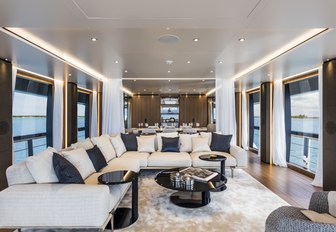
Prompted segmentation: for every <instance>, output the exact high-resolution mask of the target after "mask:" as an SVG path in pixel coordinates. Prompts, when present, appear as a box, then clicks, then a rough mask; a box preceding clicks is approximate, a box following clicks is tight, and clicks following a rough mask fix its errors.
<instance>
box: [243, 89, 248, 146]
mask: <svg viewBox="0 0 336 232" xmlns="http://www.w3.org/2000/svg"><path fill="white" fill-rule="evenodd" d="M246 100H247V99H246V93H245V91H243V92H242V147H243V148H244V149H245V150H248V141H247V138H248V129H247V103H246Z"/></svg>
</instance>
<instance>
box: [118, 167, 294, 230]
mask: <svg viewBox="0 0 336 232" xmlns="http://www.w3.org/2000/svg"><path fill="white" fill-rule="evenodd" d="M154 176H155V172H153V171H151V172H150V171H147V172H144V173H142V176H141V179H140V185H139V186H140V188H139V219H138V220H137V222H136V223H135V224H133V225H132V226H130V227H128V228H125V229H122V230H118V231H123V232H124V231H130V232H131V231H137V232H138V231H143V232H145V231H146V232H151V231H153V232H154V231H155V232H159V231H160V232H172V231H179V232H180V231H181V232H182V231H188V232H190V231H192V232H196V231H207V232H210V231H244V232H246V231H264V227H265V220H266V218H267V216H268V215H269V214H270V213H271V212H272V211H273V210H274V209H276V208H278V207H280V206H283V205H288V204H287V203H286V202H285V201H284V200H282V199H281V198H280V197H278V196H277V195H276V194H274V193H273V192H271V191H270V190H269V189H267V188H266V187H265V186H263V185H262V184H261V183H259V182H258V181H257V180H256V179H254V178H253V177H251V176H250V175H249V174H247V173H246V172H245V171H243V170H240V169H238V170H235V176H234V178H231V177H228V183H227V189H226V190H225V191H223V192H212V193H211V202H210V204H208V205H206V206H204V207H201V208H196V209H186V208H181V207H179V206H176V205H174V204H173V203H171V202H170V200H169V195H170V194H171V193H173V192H174V191H173V190H169V189H166V188H164V187H161V186H159V185H158V184H156V183H155V181H154ZM130 194H131V193H130V192H129V193H128V194H127V195H126V196H125V198H124V200H123V201H122V202H121V206H129V205H130V202H131V195H130Z"/></svg>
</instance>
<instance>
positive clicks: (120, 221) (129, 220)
mask: <svg viewBox="0 0 336 232" xmlns="http://www.w3.org/2000/svg"><path fill="white" fill-rule="evenodd" d="M138 176H139V173H137V172H133V171H131V170H122V171H112V172H107V173H104V174H102V175H100V176H99V177H98V182H99V183H101V184H106V185H117V184H125V183H129V182H132V208H117V209H116V211H115V212H114V219H113V228H115V229H121V228H125V227H128V226H130V225H132V224H133V223H134V222H136V220H138V217H139V214H138Z"/></svg>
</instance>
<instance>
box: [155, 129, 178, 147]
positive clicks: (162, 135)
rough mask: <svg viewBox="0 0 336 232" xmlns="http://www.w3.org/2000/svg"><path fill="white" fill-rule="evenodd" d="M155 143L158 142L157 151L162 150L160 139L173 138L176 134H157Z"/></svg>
mask: <svg viewBox="0 0 336 232" xmlns="http://www.w3.org/2000/svg"><path fill="white" fill-rule="evenodd" d="M156 136H157V141H158V151H161V150H162V138H161V137H166V138H173V137H177V136H178V133H177V132H169V133H157V134H156Z"/></svg>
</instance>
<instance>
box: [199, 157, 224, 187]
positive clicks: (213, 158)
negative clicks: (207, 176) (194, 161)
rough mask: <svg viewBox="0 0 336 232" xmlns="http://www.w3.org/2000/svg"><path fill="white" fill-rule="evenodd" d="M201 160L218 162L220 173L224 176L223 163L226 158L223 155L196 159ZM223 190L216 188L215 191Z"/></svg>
mask: <svg viewBox="0 0 336 232" xmlns="http://www.w3.org/2000/svg"><path fill="white" fill-rule="evenodd" d="M198 158H199V159H201V160H204V161H212V162H220V173H221V174H222V175H223V176H225V161H226V156H224V155H217V154H213V155H211V154H210V155H200V156H199V157H198ZM223 190H224V189H222V188H218V189H217V191H223Z"/></svg>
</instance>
